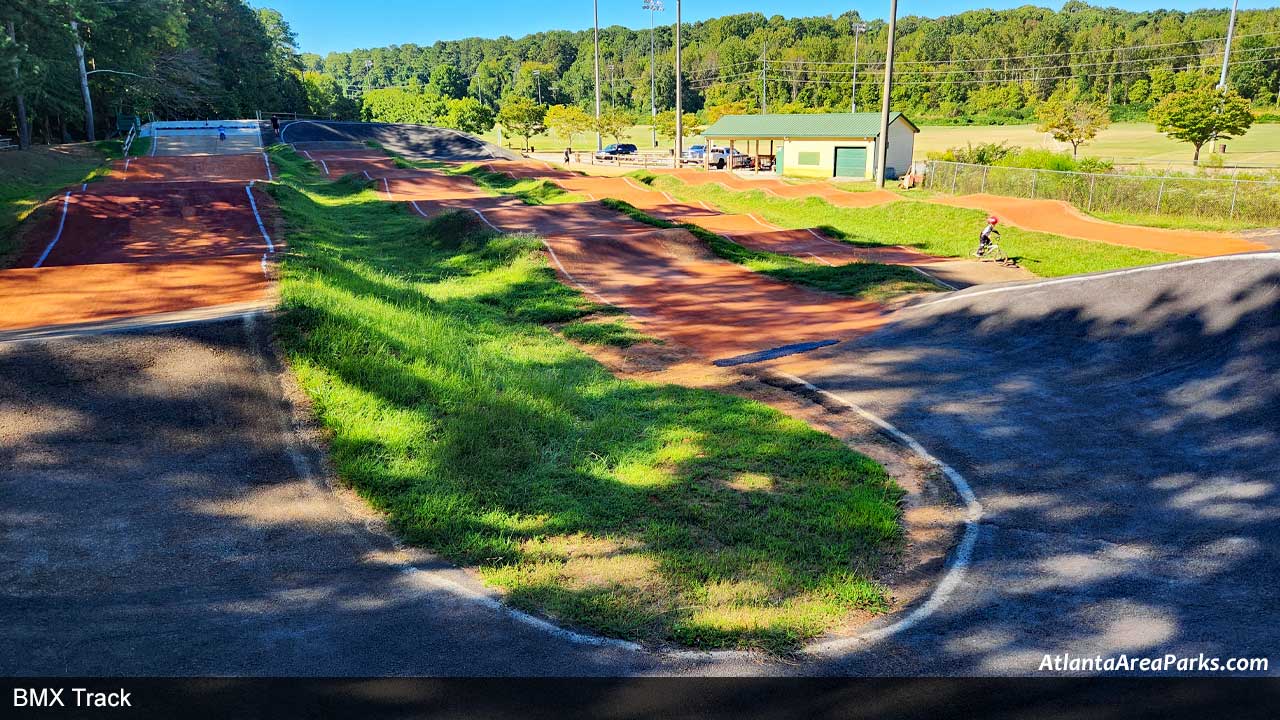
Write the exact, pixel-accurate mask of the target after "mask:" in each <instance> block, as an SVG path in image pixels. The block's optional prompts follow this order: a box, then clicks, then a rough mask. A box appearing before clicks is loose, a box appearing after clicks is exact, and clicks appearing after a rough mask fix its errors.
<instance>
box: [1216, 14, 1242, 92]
mask: <svg viewBox="0 0 1280 720" xmlns="http://www.w3.org/2000/svg"><path fill="white" fill-rule="evenodd" d="M1239 6H1240V0H1231V20H1229V21H1228V22H1227V46H1226V47H1224V48H1223V49H1222V74H1221V75H1219V76H1218V89H1219V90H1226V89H1227V64H1228V63H1229V62H1230V61H1231V38H1232V37H1234V36H1235V34H1236V9H1237V8H1238V7H1239Z"/></svg>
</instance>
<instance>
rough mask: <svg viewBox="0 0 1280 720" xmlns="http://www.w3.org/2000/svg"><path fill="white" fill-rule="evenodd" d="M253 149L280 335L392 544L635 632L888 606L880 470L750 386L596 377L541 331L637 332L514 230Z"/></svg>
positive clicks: (889, 503) (772, 644)
mask: <svg viewBox="0 0 1280 720" xmlns="http://www.w3.org/2000/svg"><path fill="white" fill-rule="evenodd" d="M271 152H272V154H273V156H274V161H275V164H276V167H277V168H278V171H279V172H278V174H277V182H276V183H274V184H269V185H268V186H267V187H268V188H269V189H270V192H271V193H272V194H273V195H274V196H275V198H276V200H277V202H278V204H279V207H280V210H281V212H282V213H283V215H284V220H285V223H286V225H287V239H288V243H289V253H288V255H287V257H286V258H285V260H284V262H283V266H282V276H281V282H280V289H281V297H282V312H281V316H280V319H279V323H278V337H279V341H280V343H281V346H282V347H283V349H284V350H285V352H286V353H287V356H288V358H289V362H290V365H291V367H292V369H293V370H294V372H295V373H296V374H297V377H298V380H299V382H300V383H301V385H302V387H303V388H304V389H305V391H306V392H307V394H308V395H309V397H310V398H311V400H312V404H313V407H314V411H315V412H316V414H317V415H318V418H319V420H320V421H321V422H322V423H323V425H324V426H325V427H326V428H327V429H328V432H329V433H330V449H331V457H332V458H333V462H334V465H335V467H336V468H337V470H338V473H339V474H340V476H341V477H342V479H343V480H344V481H345V482H346V483H349V484H350V485H351V486H352V487H354V488H355V489H356V490H357V491H358V492H359V493H360V494H361V495H362V496H363V497H364V498H366V499H367V500H368V501H369V502H370V503H371V504H373V505H374V506H375V507H377V508H379V509H380V510H382V511H383V512H385V513H387V515H388V516H389V517H390V520H391V522H392V523H393V525H394V526H395V528H396V529H397V530H398V532H399V533H400V534H401V535H402V536H403V537H404V538H405V539H406V540H408V541H409V542H412V543H416V544H421V545H424V546H427V547H430V548H432V549H434V550H435V551H437V552H439V553H440V554H441V555H442V556H444V557H446V558H448V559H450V560H452V561H454V562H457V563H460V564H463V565H467V566H470V567H472V568H474V569H475V570H476V571H477V572H478V573H479V575H480V577H482V578H483V579H484V581H485V582H487V583H489V584H490V585H492V586H494V587H496V588H499V589H500V590H501V591H502V592H503V593H504V594H505V595H506V598H507V600H508V602H510V603H511V604H513V605H515V606H517V607H521V608H525V609H528V610H532V611H535V612H539V613H542V614H545V615H547V616H550V617H552V618H555V619H557V620H559V621H561V622H564V623H567V624H570V625H574V626H579V627H585V628H588V629H590V630H592V631H595V632H600V633H605V634H608V635H612V636H617V637H626V638H634V639H637V640H640V641H643V642H647V643H664V642H679V643H684V644H688V645H693V646H697V647H742V648H762V649H766V650H769V651H773V652H787V651H791V650H794V649H796V648H797V647H799V645H800V644H801V643H802V642H803V641H804V640H806V639H808V638H813V637H815V636H817V635H820V634H822V633H823V632H824V631H826V630H828V629H830V628H832V627H834V626H836V625H839V624H840V623H841V622H843V621H845V620H847V619H848V618H849V617H850V616H851V615H853V614H858V613H878V612H882V611H884V610H886V609H887V608H888V607H889V599H888V597H887V594H886V590H885V589H884V588H883V587H882V586H880V585H879V584H878V583H877V582H876V581H875V580H874V577H875V575H876V573H877V572H878V571H879V570H880V569H881V568H882V567H883V565H884V563H885V562H886V560H887V559H889V558H892V557H893V556H894V555H895V554H896V553H898V552H899V551H900V549H901V547H902V533H901V529H900V526H899V523H898V503H899V501H900V500H901V497H902V491H901V490H900V489H899V488H898V486H897V485H896V484H895V483H894V482H893V480H892V479H891V478H889V477H888V476H887V475H886V473H885V471H884V469H883V468H882V467H880V466H879V465H878V464H876V463H875V462H873V461H872V460H870V459H868V458H866V457H863V456H861V455H859V454H857V453H855V452H853V451H851V450H849V449H848V448H847V447H845V446H844V445H843V444H842V443H840V442H839V441H837V440H836V439H834V438H832V437H830V436H828V435H824V434H821V433H818V432H816V431H814V430H812V429H810V428H809V427H808V426H806V425H805V424H803V423H801V422H799V421H796V420H793V419H791V418H788V417H786V416H784V415H782V414H781V413H779V412H777V411H775V410H773V409H771V408H769V407H767V406H765V405H762V404H759V403H756V402H752V401H748V400H744V399H740V398H736V397H731V396H726V395H721V394H718V393H713V392H707V391H702V390H691V389H686V388H682V387H678V386H672V385H654V384H648V383H641V382H634V381H626V380H619V379H617V378H615V377H613V376H612V375H611V374H610V373H609V372H608V371H607V370H606V369H605V368H604V367H603V366H601V365H600V364H598V363H597V362H595V361H594V360H593V359H592V358H590V357H589V356H587V355H586V354H584V353H583V352H582V351H581V350H579V349H578V348H576V347H575V346H574V345H572V344H570V343H569V342H567V341H566V340H565V339H564V338H562V337H561V336H559V335H557V334H556V333H555V332H553V331H552V330H551V329H550V325H549V324H560V323H570V325H569V327H571V328H573V329H572V330H570V331H569V332H570V333H571V334H572V335H574V336H575V337H578V338H580V339H585V340H593V341H597V342H616V344H626V343H629V342H642V341H644V338H642V337H633V336H628V337H620V336H625V335H627V333H626V332H625V330H626V328H625V326H621V325H620V324H617V323H614V324H613V326H612V327H606V328H603V329H588V330H584V329H582V328H581V327H578V326H576V325H574V323H575V322H576V321H580V320H581V319H583V318H587V317H590V316H592V315H594V314H596V313H598V312H599V311H600V310H601V309H602V308H600V307H599V306H596V305H594V304H592V303H591V302H589V301H587V300H586V299H585V298H584V297H583V296H582V295H581V294H580V293H579V292H578V291H577V290H576V289H571V288H569V287H568V286H566V285H564V284H562V283H560V282H559V281H558V280H557V278H556V276H555V274H554V273H553V272H552V270H551V269H550V267H549V266H548V265H547V262H546V260H545V259H544V257H543V255H542V252H541V245H540V243H539V241H538V240H537V239H536V238H531V237H525V236H500V235H495V234H492V233H489V232H487V231H485V229H484V228H483V227H481V226H480V225H479V224H478V222H477V220H476V219H475V218H474V217H472V216H471V215H470V214H469V213H450V214H446V215H443V216H441V217H439V218H437V219H435V220H433V221H430V222H427V221H424V220H422V219H421V218H419V217H417V216H416V215H413V214H411V213H409V212H408V211H406V210H405V208H404V207H403V205H397V204H390V203H386V202H383V201H382V200H381V199H380V197H379V195H378V194H377V192H376V190H375V189H374V187H373V185H372V184H371V183H369V182H367V181H364V180H362V179H359V178H357V177H356V176H348V177H346V178H344V179H342V180H340V181H337V182H329V181H327V180H326V179H325V178H323V177H321V176H320V175H319V173H317V172H316V171H315V170H314V169H313V168H312V167H311V164H310V163H307V162H305V161H304V160H301V159H299V158H298V157H297V156H296V155H295V154H293V153H292V152H291V151H290V150H288V149H287V148H281V147H276V148H273V149H272V151H271ZM584 336H586V337H584ZM611 339H612V340H611Z"/></svg>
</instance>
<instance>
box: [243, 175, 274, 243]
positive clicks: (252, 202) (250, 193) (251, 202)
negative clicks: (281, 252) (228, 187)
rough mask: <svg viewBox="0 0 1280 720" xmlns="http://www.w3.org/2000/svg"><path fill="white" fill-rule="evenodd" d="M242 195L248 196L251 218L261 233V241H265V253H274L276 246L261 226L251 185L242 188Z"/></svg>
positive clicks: (260, 218)
mask: <svg viewBox="0 0 1280 720" xmlns="http://www.w3.org/2000/svg"><path fill="white" fill-rule="evenodd" d="M244 193H245V195H248V196H249V207H251V208H253V218H254V219H255V220H257V221H258V229H259V230H261V231H262V239H263V240H266V241H267V252H271V253H273V252H275V251H276V246H275V245H273V244H272V243H271V236H270V235H268V234H267V228H266V226H265V225H263V224H262V216H261V215H259V214H258V201H257V200H254V199H253V183H249V184H248V185H245V186H244Z"/></svg>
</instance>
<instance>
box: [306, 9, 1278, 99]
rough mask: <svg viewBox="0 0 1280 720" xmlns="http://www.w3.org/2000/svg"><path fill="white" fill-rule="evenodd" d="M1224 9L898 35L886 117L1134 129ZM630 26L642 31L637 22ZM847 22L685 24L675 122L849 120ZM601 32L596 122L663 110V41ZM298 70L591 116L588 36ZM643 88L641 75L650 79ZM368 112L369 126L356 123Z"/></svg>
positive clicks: (953, 25)
mask: <svg viewBox="0 0 1280 720" xmlns="http://www.w3.org/2000/svg"><path fill="white" fill-rule="evenodd" d="M1227 18H1228V13H1227V11H1226V10H1222V9H1213V10H1197V11H1194V12H1178V11H1166V10H1157V11H1149V12H1130V11H1126V10H1119V9H1116V8H1102V7H1093V6H1090V5H1088V4H1086V3H1083V2H1079V1H1078V0H1072V1H1071V2H1068V3H1067V4H1066V5H1065V6H1064V7H1063V8H1062V10H1060V11H1055V10H1050V9H1047V8H1039V7H1031V6H1025V7H1021V8H1017V9H1013V10H1003V11H992V10H974V11H970V12H964V13H960V14H957V15H952V16H946V17H939V18H925V17H915V16H910V17H905V18H902V19H901V20H899V23H898V39H897V48H898V50H897V56H896V60H897V63H896V66H895V73H894V77H895V87H894V98H893V101H894V107H895V109H899V110H903V111H905V112H907V113H909V114H911V115H912V116H913V117H919V118H930V119H934V120H937V121H942V122H945V121H948V120H951V121H957V122H963V121H979V122H1001V121H1008V122H1017V121H1029V120H1032V119H1034V118H1035V113H1036V106H1037V105H1038V104H1039V103H1040V102H1042V101H1044V100H1047V99H1049V98H1050V97H1052V96H1054V95H1055V93H1058V94H1062V93H1071V94H1073V95H1081V96H1084V97H1087V98H1088V99H1090V100H1091V101H1093V102H1097V103H1100V104H1102V105H1105V106H1108V107H1109V108H1123V107H1132V108H1136V113H1137V114H1138V115H1141V114H1143V113H1145V111H1146V110H1147V109H1148V108H1150V107H1152V106H1154V105H1156V104H1157V103H1159V102H1160V101H1161V100H1162V99H1163V98H1164V97H1165V96H1167V95H1169V94H1171V93H1174V92H1185V91H1189V90H1192V89H1194V88H1197V87H1201V86H1202V85H1203V83H1204V81H1205V79H1206V78H1210V79H1216V77H1217V72H1218V67H1219V63H1220V62H1221V54H1222V50H1223V45H1224V40H1223V38H1225V35H1226V29H1227ZM637 19H639V18H637ZM863 22H864V21H863V20H862V18H860V17H859V16H858V14H857V13H856V12H848V13H845V14H842V15H839V16H836V17H830V16H827V17H808V18H784V17H782V16H777V15H775V16H773V17H766V16H764V15H762V14H759V13H745V14H740V15H729V16H725V17H720V18H715V19H712V20H707V21H704V22H698V23H692V24H686V27H685V29H684V34H683V38H684V43H685V47H684V65H685V66H684V73H685V83H684V98H683V104H684V107H685V108H686V109H688V110H691V111H694V112H697V111H700V110H702V109H703V108H705V107H708V106H722V105H725V104H731V103H732V104H737V105H740V106H741V107H745V108H747V109H748V110H749V111H759V110H760V109H762V108H767V109H768V110H769V111H770V112H812V111H824V110H825V111H846V110H849V109H850V108H851V106H852V101H853V100H854V96H853V87H854V79H855V72H854V69H855V66H854V65H853V60H854V52H855V42H854V34H853V28H854V27H855V25H857V24H860V23H863ZM865 28H866V30H865V32H864V33H862V34H860V35H859V36H858V37H857V43H856V46H857V53H858V57H857V60H858V64H857V66H856V68H857V73H856V78H857V97H856V101H857V105H858V106H859V107H860V108H867V109H875V108H877V107H878V104H879V99H880V98H879V96H880V92H881V84H882V81H883V67H884V47H885V41H886V36H887V29H886V26H885V23H883V22H881V21H877V20H870V21H865ZM655 36H656V37H655V39H656V45H657V48H658V51H657V58H656V62H655V63H653V64H652V66H651V63H650V57H649V53H650V46H649V30H648V29H647V28H645V29H629V28H625V27H620V26H614V27H609V28H603V29H602V30H601V33H600V45H601V85H602V87H601V94H602V99H603V102H604V105H605V107H614V108H620V109H623V110H625V111H628V112H631V113H633V114H635V115H637V116H640V117H643V116H644V115H645V114H647V113H648V112H649V109H650V97H649V95H650V88H651V87H654V88H655V90H656V93H655V96H654V103H653V105H655V106H656V107H657V109H659V110H670V109H671V108H673V107H674V104H675V103H674V99H675V95H674V93H675V71H674V65H673V62H674V54H673V48H672V38H673V29H672V27H671V26H669V25H667V26H661V27H658V28H656V30H655ZM1277 48H1280V9H1267V10H1256V11H1244V12H1241V13H1240V14H1239V17H1238V23H1237V29H1236V41H1235V43H1234V45H1233V63H1232V68H1231V74H1230V84H1231V86H1232V87H1233V88H1234V89H1235V90H1236V91H1237V92H1238V93H1239V94H1240V95H1241V96H1242V97H1244V98H1246V99H1248V100H1251V101H1252V103H1253V104H1254V105H1268V104H1272V103H1275V102H1276V101H1277V92H1278V91H1280V52H1278V51H1277ZM302 63H303V65H304V67H306V68H307V69H308V70H310V71H313V72H317V73H322V74H323V75H327V76H329V77H332V78H333V79H334V81H335V82H336V83H337V84H338V85H339V86H341V87H342V88H344V90H345V91H346V92H347V93H348V94H349V95H352V96H358V95H360V94H362V93H363V94H365V95H366V96H367V94H368V93H369V92H370V91H372V90H377V89H388V88H390V89H398V90H402V91H403V90H411V89H413V90H416V89H419V88H420V89H421V90H422V92H425V93H426V94H428V95H431V96H434V97H437V98H441V99H443V100H446V101H447V100H448V99H455V100H456V99H461V98H464V97H469V98H472V99H474V100H475V101H477V102H479V103H481V104H483V105H485V106H487V107H489V108H491V109H493V110H495V111H496V110H497V109H499V108H500V107H501V106H502V104H503V102H504V100H509V99H510V98H514V97H522V98H527V99H531V100H534V101H535V102H537V103H538V104H541V105H547V106H552V105H575V106H578V107H581V108H584V109H593V105H594V81H593V52H592V33H591V31H589V30H588V31H581V32H569V31H550V32H543V33H536V34H532V35H527V36H524V37H521V38H518V39H513V38H510V37H499V38H494V39H482V38H467V39H463V40H454V41H440V42H436V43H434V44H432V45H429V46H419V45H414V44H405V45H393V46H389V47H382V48H373V49H359V50H352V51H350V52H335V53H330V54H328V55H327V56H324V57H320V56H319V55H314V54H304V55H303V56H302ZM651 75H652V76H651ZM368 114H369V113H368V112H366V115H368Z"/></svg>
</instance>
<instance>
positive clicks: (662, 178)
mask: <svg viewBox="0 0 1280 720" xmlns="http://www.w3.org/2000/svg"><path fill="white" fill-rule="evenodd" d="M633 176H634V177H636V178H637V179H638V180H641V181H642V182H647V183H649V184H651V185H653V186H654V187H657V188H659V189H661V190H665V191H666V192H668V193H671V194H672V195H674V196H675V197H677V198H680V199H681V200H686V201H695V200H703V201H706V202H708V203H711V204H712V205H715V206H716V207H718V208H720V209H722V210H724V211H725V212H730V213H752V212H753V213H756V214H758V215H761V216H763V217H764V218H765V219H767V220H769V221H770V222H772V223H774V224H775V225H780V226H782V227H787V228H819V229H821V230H822V231H823V232H824V233H826V234H827V235H830V236H831V237H833V238H837V239H841V240H844V241H845V242H849V243H852V244H854V245H866V246H876V245H902V246H905V247H912V248H916V249H918V250H920V251H922V252H925V253H928V254H930V255H936V256H939V257H958V258H967V257H969V256H970V253H972V252H973V249H974V248H975V247H976V246H977V243H978V232H979V231H980V230H981V229H982V227H983V223H984V220H985V218H986V213H984V212H982V211H980V210H973V209H969V208H957V207H951V206H948V205H939V204H935V203H928V202H915V201H911V200H903V201H899V202H891V203H885V204H883V205H876V206H873V207H868V208H846V207H837V206H835V205H832V204H831V203H829V202H827V201H826V200H824V199H822V198H817V197H808V198H802V199H801V198H797V199H789V198H788V199H783V198H777V197H774V196H771V195H766V194H765V193H763V192H761V191H759V190H749V191H737V190H729V189H726V188H724V187H723V186H720V185H715V184H707V185H696V186H695V185H689V184H687V183H685V182H683V181H681V180H680V179H679V178H675V177H671V176H669V175H654V174H652V173H644V172H639V173H634V174H633ZM1000 245H1001V247H1003V248H1004V250H1005V252H1007V253H1009V255H1011V256H1012V257H1014V258H1015V259H1017V261H1018V263H1019V264H1020V265H1022V266H1023V267H1025V268H1027V269H1028V270H1030V271H1031V272H1033V273H1035V274H1036V275H1039V276H1041V277H1058V276H1062V275H1075V274H1078V273H1087V272H1098V271H1102V270H1115V269H1119V268H1127V267H1136V266H1139V265H1152V264H1155V263H1161V262H1169V261H1172V260H1183V259H1185V258H1184V257H1183V256H1181V255H1173V254H1170V253H1161V252H1155V251H1152V250H1141V249H1138V248H1127V247H1121V246H1119V245H1109V244H1107V243H1100V242H1092V241H1089V240H1077V239H1075V238H1066V237H1061V236H1058V235H1050V234H1047V233H1039V232H1031V231H1028V230H1022V229H1020V228H1015V227H1008V228H1003V229H1002V230H1001V236H1000Z"/></svg>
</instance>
